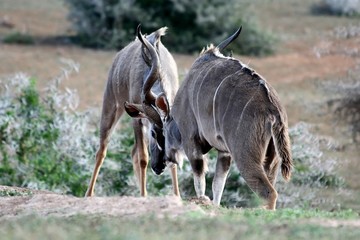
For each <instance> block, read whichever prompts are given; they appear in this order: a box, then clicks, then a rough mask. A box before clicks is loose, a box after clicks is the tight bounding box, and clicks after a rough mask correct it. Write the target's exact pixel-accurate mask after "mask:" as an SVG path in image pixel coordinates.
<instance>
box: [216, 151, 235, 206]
mask: <svg viewBox="0 0 360 240" xmlns="http://www.w3.org/2000/svg"><path fill="white" fill-rule="evenodd" d="M230 164H231V157H230V155H229V154H227V153H223V152H219V153H218V159H217V162H216V170H215V176H214V180H213V183H212V192H213V204H214V205H216V206H219V205H220V201H221V196H222V194H223V191H224V187H225V182H226V177H227V175H228V173H229V169H230Z"/></svg>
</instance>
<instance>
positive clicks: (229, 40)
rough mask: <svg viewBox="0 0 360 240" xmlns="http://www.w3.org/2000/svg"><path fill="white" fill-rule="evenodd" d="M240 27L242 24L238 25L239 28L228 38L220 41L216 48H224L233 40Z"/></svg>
mask: <svg viewBox="0 0 360 240" xmlns="http://www.w3.org/2000/svg"><path fill="white" fill-rule="evenodd" d="M241 29H242V26H240V28H239V29H238V30H237V31H236V32H235V33H234V34H233V35H231V36H230V37H229V38H227V39H225V40H224V41H222V42H221V43H220V44H219V45H218V46H217V48H218V49H219V51H220V52H221V51H222V50H224V49H225V48H226V47H227V46H228V45H229V44H230V43H231V42H232V41H234V40H235V39H236V38H237V37H238V36H239V34H240V32H241Z"/></svg>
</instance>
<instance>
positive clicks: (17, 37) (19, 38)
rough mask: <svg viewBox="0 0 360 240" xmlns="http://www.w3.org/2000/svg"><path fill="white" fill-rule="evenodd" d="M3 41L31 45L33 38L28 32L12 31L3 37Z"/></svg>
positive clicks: (33, 41)
mask: <svg viewBox="0 0 360 240" xmlns="http://www.w3.org/2000/svg"><path fill="white" fill-rule="evenodd" d="M3 42H4V43H8V44H23V45H32V44H34V43H35V40H34V38H33V37H32V36H31V35H29V34H26V33H20V32H13V33H10V34H8V35H6V36H5V37H4V39H3Z"/></svg>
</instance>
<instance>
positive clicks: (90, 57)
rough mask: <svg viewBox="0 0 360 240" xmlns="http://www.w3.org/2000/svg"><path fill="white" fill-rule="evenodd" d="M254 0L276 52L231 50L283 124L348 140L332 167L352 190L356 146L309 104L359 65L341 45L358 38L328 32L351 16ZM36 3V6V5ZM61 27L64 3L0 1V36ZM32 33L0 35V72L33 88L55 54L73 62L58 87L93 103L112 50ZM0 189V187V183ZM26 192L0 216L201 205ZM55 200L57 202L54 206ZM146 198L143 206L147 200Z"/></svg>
mask: <svg viewBox="0 0 360 240" xmlns="http://www.w3.org/2000/svg"><path fill="white" fill-rule="evenodd" d="M254 2H255V3H254V8H258V12H257V14H258V15H259V22H260V25H261V26H262V27H264V28H265V29H267V30H269V31H273V32H275V33H279V40H280V43H279V46H278V51H277V53H276V54H275V55H272V56H269V57H264V58H256V57H249V56H236V57H237V58H239V59H241V61H242V62H244V63H246V64H248V65H249V66H250V67H252V68H254V69H255V70H256V71H257V72H259V73H260V74H261V75H263V76H264V77H265V78H266V79H267V80H268V81H269V82H270V83H271V84H272V85H273V86H274V87H275V89H277V91H278V93H279V95H280V98H281V100H282V102H283V103H284V105H285V107H286V109H287V112H288V116H289V124H290V126H292V125H293V124H295V123H296V122H299V121H306V122H310V123H312V124H315V125H316V128H315V131H316V133H317V134H321V135H324V136H328V137H330V138H333V139H336V140H337V141H339V142H340V143H341V144H343V145H347V144H352V145H351V146H349V147H347V148H346V150H345V151H344V152H341V153H340V154H339V155H341V158H345V159H348V161H347V164H344V165H343V168H342V169H339V171H340V172H342V174H343V175H344V178H345V179H346V180H347V181H348V182H349V186H350V187H351V188H352V189H353V190H354V191H356V192H357V193H358V196H359V197H360V194H359V192H360V183H359V181H358V173H359V172H360V164H358V160H359V152H358V149H357V148H356V146H354V144H353V143H352V142H351V139H349V137H348V135H347V134H344V131H342V130H341V131H337V130H338V128H337V129H335V127H334V123H333V118H332V116H329V115H326V114H323V113H322V112H321V111H320V112H316V111H317V110H318V109H317V110H316V109H315V107H314V108H312V107H311V106H315V105H316V104H321V103H322V102H323V101H324V100H325V99H326V97H327V96H326V94H324V93H323V92H321V91H319V90H318V89H317V87H316V83H317V82H318V81H322V80H326V79H336V78H341V77H344V76H345V75H346V73H347V72H348V71H349V70H350V69H352V68H353V67H355V66H356V65H359V60H360V54H357V55H356V54H355V55H349V54H347V51H346V50H349V49H350V50H351V49H352V50H354V51H355V50H357V47H358V46H360V45H359V43H360V40H359V38H358V37H357V38H350V39H338V38H336V36H333V35H332V33H333V31H334V28H335V27H338V26H348V25H350V24H354V23H357V21H358V20H357V21H356V19H355V20H354V19H347V18H335V17H333V18H331V17H321V16H320V17H316V16H313V15H310V14H309V13H308V7H309V5H310V4H311V3H312V2H313V1H311V0H305V1H301V3H300V2H299V1H295V0H291V1H288V4H285V5H284V2H282V5H281V7H279V6H278V5H277V3H278V2H281V1H277V2H276V1H275V2H274V3H273V4H267V5H265V6H262V5H263V4H262V3H263V2H262V1H254ZM272 2H273V1H272ZM39 4H40V5H41V7H38V5H39ZM15 6H16V7H15ZM300 18H301V21H299V19H300ZM6 22H8V23H11V27H8V26H6V25H5V24H4V23H6ZM69 26H70V24H69V22H68V21H67V20H66V8H65V7H64V6H63V5H62V4H61V3H59V1H55V0H51V1H46V0H41V1H26V0H12V1H4V2H3V3H0V38H2V37H3V36H5V35H6V34H9V33H11V32H14V31H19V32H25V33H29V34H31V35H33V36H36V37H37V38H38V39H40V40H41V39H46V38H49V39H51V38H52V37H56V36H58V35H66V34H69V32H70V31H69ZM229 34H230V33H229ZM40 40H39V41H38V42H36V43H35V45H30V46H24V45H16V44H15V45H10V44H3V43H1V42H0V63H1V64H0V77H6V76H8V75H11V74H14V73H17V72H25V73H27V74H28V75H31V76H34V77H36V78H37V79H38V82H39V85H40V87H43V86H45V85H46V84H47V83H48V82H49V81H50V80H51V79H52V78H54V77H55V76H57V75H59V74H60V73H61V68H62V67H64V63H63V61H62V60H63V59H71V60H73V61H75V62H76V63H78V64H79V65H80V71H79V73H75V74H73V75H72V76H71V77H70V78H69V79H68V80H66V81H64V82H63V86H64V87H67V88H72V89H77V91H78V93H79V95H80V110H83V109H86V108H88V107H100V106H101V101H102V95H103V89H104V86H105V83H106V76H107V72H108V70H109V68H110V66H111V63H112V60H113V57H114V56H115V54H116V52H115V51H100V50H93V49H84V48H80V47H77V46H73V45H69V44H67V43H59V42H57V43H56V44H54V43H51V41H50V43H46V44H45V43H44V42H42V41H40ZM239 41H241V36H240V38H239ZM320 53H322V54H320ZM174 57H175V60H176V62H177V64H178V66H179V73H180V75H181V76H184V75H185V74H186V72H187V71H188V69H189V68H190V66H191V64H192V62H193V61H194V59H195V58H196V56H194V55H183V54H174ZM309 106H310V107H309ZM314 109H315V112H314ZM342 128H346V127H345V126H344V127H342ZM342 128H341V129H342ZM5 188H6V187H5V186H0V190H2V189H3V190H4V189H5ZM9 190H11V189H9ZM17 191H20V192H21V191H27V190H21V189H18V190H17ZM33 193H34V194H30V195H26V194H25V195H24V196H15V197H2V198H0V209H1V212H0V218H5V217H13V216H17V215H19V214H21V215H28V214H31V213H32V212H34V211H36V212H37V213H38V214H40V215H45V216H47V215H59V216H65V215H66V216H70V215H73V214H76V213H81V214H82V213H83V214H88V213H99V214H109V215H116V216H137V215H139V214H144V213H145V212H146V213H149V211H150V212H154V213H156V214H160V215H163V214H168V213H170V214H173V215H178V214H182V213H184V212H187V211H193V210H196V211H201V209H200V208H199V207H198V206H196V205H193V204H184V203H183V202H182V201H181V200H179V199H177V198H175V197H162V198H155V197H150V198H135V197H109V198H100V197H95V198H91V199H89V198H86V199H85V198H84V199H83V198H75V197H70V196H64V195H57V194H53V193H48V192H38V191H33ZM57 202H61V206H58V205H59V204H58V203H57ZM352 204H356V203H352ZM359 204H360V203H358V205H359ZM150 205H151V209H150V208H148V207H147V206H150ZM134 209H136V211H134ZM328 224H329V225H331V224H335V225H336V224H341V223H328ZM354 224H359V223H358V222H357V223H354ZM359 226H360V224H359Z"/></svg>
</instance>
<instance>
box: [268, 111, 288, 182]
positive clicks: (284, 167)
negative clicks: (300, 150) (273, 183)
mask: <svg viewBox="0 0 360 240" xmlns="http://www.w3.org/2000/svg"><path fill="white" fill-rule="evenodd" d="M279 118H280V119H281V117H279ZM280 119H279V120H280ZM272 132H273V138H274V143H275V148H276V151H277V154H278V156H279V157H280V158H281V161H282V163H281V173H282V176H283V178H284V179H285V180H286V181H288V180H290V178H291V170H292V167H293V161H292V156H291V145H290V138H289V131H288V127H287V125H286V124H285V123H284V121H283V120H282V119H281V120H280V121H276V122H275V123H274V125H273V127H272Z"/></svg>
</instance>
